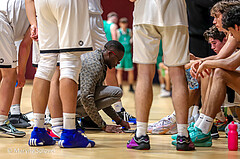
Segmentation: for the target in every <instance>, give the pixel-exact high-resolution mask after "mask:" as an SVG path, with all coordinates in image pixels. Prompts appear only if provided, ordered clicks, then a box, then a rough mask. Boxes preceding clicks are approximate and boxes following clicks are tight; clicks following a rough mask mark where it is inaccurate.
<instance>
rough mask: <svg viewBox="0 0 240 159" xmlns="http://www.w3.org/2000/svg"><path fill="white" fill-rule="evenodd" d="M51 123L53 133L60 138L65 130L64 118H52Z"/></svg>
mask: <svg viewBox="0 0 240 159" xmlns="http://www.w3.org/2000/svg"><path fill="white" fill-rule="evenodd" d="M51 122H52V131H53V133H54V134H55V135H57V136H59V137H60V136H61V133H62V128H63V118H52V120H51Z"/></svg>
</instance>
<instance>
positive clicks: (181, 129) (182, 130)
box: [177, 124, 188, 137]
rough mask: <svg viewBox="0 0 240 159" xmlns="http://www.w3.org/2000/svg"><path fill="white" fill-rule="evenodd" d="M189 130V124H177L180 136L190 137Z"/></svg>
mask: <svg viewBox="0 0 240 159" xmlns="http://www.w3.org/2000/svg"><path fill="white" fill-rule="evenodd" d="M187 128H188V124H177V131H178V135H179V136H186V137H188V131H187Z"/></svg>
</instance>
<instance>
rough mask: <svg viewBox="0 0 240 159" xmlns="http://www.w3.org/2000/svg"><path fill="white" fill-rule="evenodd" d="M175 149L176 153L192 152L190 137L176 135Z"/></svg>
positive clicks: (192, 145) (193, 147)
mask: <svg viewBox="0 0 240 159" xmlns="http://www.w3.org/2000/svg"><path fill="white" fill-rule="evenodd" d="M176 149H177V150H178V151H192V150H195V146H194V144H193V142H192V141H191V139H190V137H186V136H179V135H178V136H177V146H176Z"/></svg>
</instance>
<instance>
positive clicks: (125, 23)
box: [119, 17, 128, 29]
mask: <svg viewBox="0 0 240 159" xmlns="http://www.w3.org/2000/svg"><path fill="white" fill-rule="evenodd" d="M119 26H120V28H123V29H126V28H127V27H128V19H127V18H126V17H123V18H120V19H119Z"/></svg>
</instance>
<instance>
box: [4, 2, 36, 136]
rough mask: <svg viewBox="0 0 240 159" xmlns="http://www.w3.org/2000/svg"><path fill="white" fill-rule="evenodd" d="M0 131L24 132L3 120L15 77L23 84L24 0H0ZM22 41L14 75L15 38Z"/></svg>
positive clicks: (26, 43)
mask: <svg viewBox="0 0 240 159" xmlns="http://www.w3.org/2000/svg"><path fill="white" fill-rule="evenodd" d="M0 26H1V28H0V50H1V55H0V71H1V74H2V79H1V86H0V132H1V133H3V134H6V135H11V136H17V137H23V136H25V132H22V131H18V130H16V129H15V128H14V127H13V126H12V125H11V124H10V122H9V121H8V120H7V118H8V116H7V115H8V112H9V109H10V106H11V102H12V99H13V95H14V89H15V84H16V79H17V80H18V87H23V85H24V84H25V69H26V64H27V59H28V56H29V53H30V46H31V43H32V40H31V38H30V28H29V26H30V25H29V22H28V19H27V16H26V10H25V2H24V0H2V1H1V5H0ZM21 39H23V40H22V42H21V44H20V48H19V56H18V74H16V65H17V51H16V47H15V45H14V42H15V41H18V40H21Z"/></svg>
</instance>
